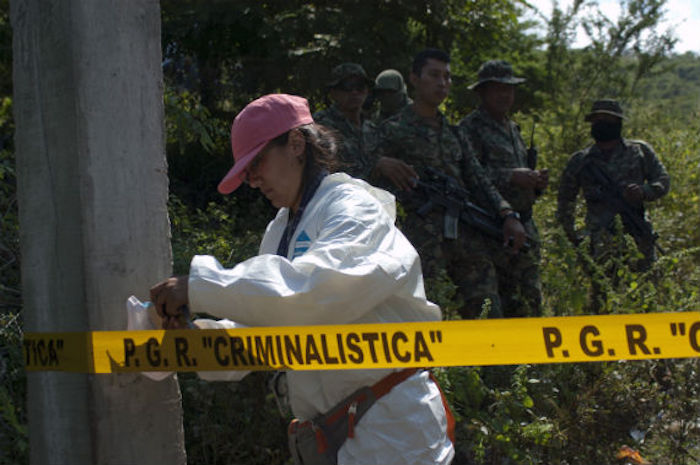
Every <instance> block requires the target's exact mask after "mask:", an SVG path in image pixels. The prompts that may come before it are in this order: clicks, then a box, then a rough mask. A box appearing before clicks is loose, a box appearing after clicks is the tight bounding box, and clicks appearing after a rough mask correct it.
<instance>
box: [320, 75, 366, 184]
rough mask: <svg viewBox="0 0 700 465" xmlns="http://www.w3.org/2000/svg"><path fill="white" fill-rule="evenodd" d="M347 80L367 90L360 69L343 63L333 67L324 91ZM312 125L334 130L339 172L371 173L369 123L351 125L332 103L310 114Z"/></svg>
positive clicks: (354, 175) (362, 177) (364, 76)
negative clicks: (360, 81) (354, 80)
mask: <svg viewBox="0 0 700 465" xmlns="http://www.w3.org/2000/svg"><path fill="white" fill-rule="evenodd" d="M350 77H360V78H362V79H363V80H365V81H366V82H367V85H368V86H369V87H371V85H372V84H373V81H371V80H370V79H369V78H368V77H367V74H366V73H365V70H364V69H363V68H362V66H360V65H358V64H356V63H343V64H341V65H338V66H336V67H335V68H333V72H332V79H331V81H330V82H329V84H328V86H327V87H328V88H329V89H330V88H332V87H334V86H336V85H338V84H339V83H340V82H342V81H343V80H344V79H347V78H350ZM313 118H314V121H315V122H316V123H319V124H322V125H323V126H326V127H328V128H330V129H333V130H335V131H336V133H337V135H338V136H339V137H338V138H339V143H338V158H339V159H340V162H341V164H342V166H341V170H342V171H345V172H346V173H348V174H349V175H350V176H353V177H356V178H360V179H365V180H366V179H367V178H368V177H369V174H370V172H371V170H372V166H373V164H372V163H371V159H370V155H371V153H372V150H373V149H374V144H375V142H374V141H375V132H376V126H375V124H374V123H373V122H372V121H370V120H367V119H365V120H363V121H362V125H361V126H357V125H355V124H353V123H352V122H351V121H350V120H348V119H347V118H346V117H345V115H343V113H342V112H341V111H340V110H339V109H338V108H337V106H336V105H335V104H333V105H331V106H329V107H328V108H326V109H325V110H321V111H317V112H316V113H314V115H313Z"/></svg>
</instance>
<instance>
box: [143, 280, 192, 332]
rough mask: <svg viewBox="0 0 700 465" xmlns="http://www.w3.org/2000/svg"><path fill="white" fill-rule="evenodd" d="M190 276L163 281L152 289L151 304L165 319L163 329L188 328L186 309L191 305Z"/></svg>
mask: <svg viewBox="0 0 700 465" xmlns="http://www.w3.org/2000/svg"><path fill="white" fill-rule="evenodd" d="M188 281H189V276H177V277H173V278H168V279H166V280H165V281H161V282H160V283H158V284H156V285H155V286H153V287H152V288H151V302H152V303H153V305H154V306H155V308H156V311H157V312H158V315H159V316H160V317H161V318H162V319H163V329H184V328H187V322H186V321H185V320H186V316H185V314H184V308H185V307H186V306H187V304H188V303H189V299H188V296H187V282H188Z"/></svg>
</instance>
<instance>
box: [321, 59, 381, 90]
mask: <svg viewBox="0 0 700 465" xmlns="http://www.w3.org/2000/svg"><path fill="white" fill-rule="evenodd" d="M355 76H356V77H359V78H362V79H364V80H365V82H366V83H367V86H368V87H372V85H373V84H374V81H372V80H371V79H370V78H368V77H367V73H365V69H364V68H363V67H362V66H360V65H358V64H357V63H343V64H340V65H338V66H336V67H335V68H333V71H331V80H330V82H329V83H328V84H327V87H328V88H332V87H335V86H337V85H338V84H340V83H341V82H343V80H345V79H347V78H349V77H355Z"/></svg>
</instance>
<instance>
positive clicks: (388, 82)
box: [374, 69, 406, 92]
mask: <svg viewBox="0 0 700 465" xmlns="http://www.w3.org/2000/svg"><path fill="white" fill-rule="evenodd" d="M374 90H394V91H398V92H406V84H405V83H404V82H403V76H401V73H400V72H398V71H396V70H395V69H385V70H384V71H382V72H381V73H379V74H378V75H377V78H376V79H375V80H374Z"/></svg>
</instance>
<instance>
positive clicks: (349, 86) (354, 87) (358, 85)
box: [335, 81, 367, 92]
mask: <svg viewBox="0 0 700 465" xmlns="http://www.w3.org/2000/svg"><path fill="white" fill-rule="evenodd" d="M335 88H336V89H338V90H344V91H345V92H353V91H358V92H362V91H364V90H367V84H366V83H365V82H362V81H356V82H341V83H340V84H338V85H337V86H336V87H335Z"/></svg>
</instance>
